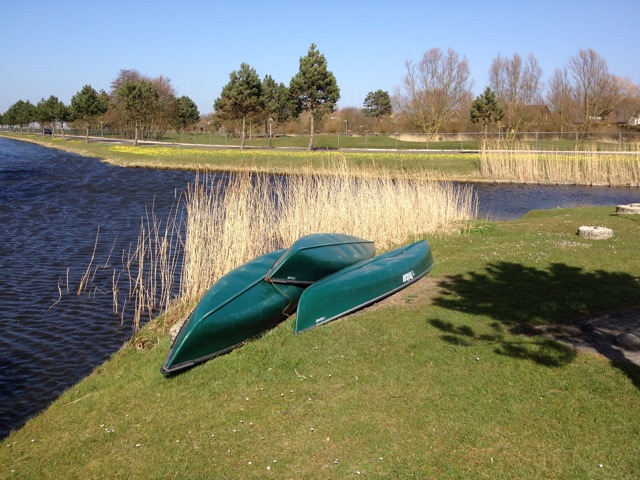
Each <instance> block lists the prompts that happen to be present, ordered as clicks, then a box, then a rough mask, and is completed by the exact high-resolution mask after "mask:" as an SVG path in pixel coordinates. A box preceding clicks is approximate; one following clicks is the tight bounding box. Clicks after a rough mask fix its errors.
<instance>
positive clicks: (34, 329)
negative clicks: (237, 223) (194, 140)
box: [0, 138, 193, 438]
mask: <svg viewBox="0 0 640 480" xmlns="http://www.w3.org/2000/svg"><path fill="white" fill-rule="evenodd" d="M192 179H193V174H191V173H187V172H166V171H152V170H137V169H124V168H118V167H113V166H109V165H106V164H104V163H101V162H100V161H98V160H96V159H91V158H84V157H81V156H77V155H73V154H69V153H64V152H59V151H56V150H51V149H46V148H43V147H40V146H37V145H32V144H29V143H23V142H19V141H12V140H6V139H3V138H0V272H1V275H0V331H1V332H2V334H0V438H2V437H4V436H6V434H8V433H9V431H10V429H11V428H15V427H16V426H19V425H21V424H22V423H23V422H24V421H25V420H26V419H27V418H28V417H29V416H31V415H33V414H34V413H36V412H38V411H40V410H42V409H43V408H44V407H46V406H47V405H48V404H49V403H50V402H51V401H52V400H53V399H55V398H56V396H58V395H59V394H60V393H61V392H62V391H63V390H64V389H66V388H68V387H69V386H70V385H72V384H74V383H75V382H77V381H78V380H79V379H81V378H82V377H83V376H86V375H87V374H88V373H89V372H91V371H92V370H93V369H94V368H95V367H96V366H97V365H99V364H100V363H102V362H103V361H104V360H105V359H106V358H108V357H109V356H110V355H111V354H112V353H113V352H115V351H116V350H117V349H118V348H119V347H120V346H121V345H122V344H123V343H124V342H125V341H126V340H127V339H128V338H129V337H130V335H131V325H130V323H129V324H126V325H125V326H122V325H121V319H120V317H119V316H117V315H115V314H114V313H113V312H112V308H111V302H112V297H111V295H110V294H108V292H105V293H100V292H87V293H85V294H83V295H81V296H77V295H76V292H75V291H74V289H77V287H78V284H79V279H80V278H81V276H82V274H83V273H84V272H85V270H86V268H87V266H88V264H89V262H90V259H91V256H92V252H93V248H94V243H95V240H96V235H97V233H98V228H99V235H100V237H99V238H100V241H99V242H98V243H99V248H98V249H97V251H96V260H97V261H103V262H104V261H105V260H106V259H108V258H109V253H110V251H111V250H112V249H113V252H114V253H113V256H112V257H116V256H117V257H118V259H119V256H120V255H121V252H122V251H123V250H127V249H128V247H129V245H130V244H131V243H132V242H133V244H134V245H135V243H136V241H137V236H138V233H139V230H140V221H141V218H142V216H143V215H145V209H146V208H147V207H148V208H149V209H150V208H151V207H152V205H153V204H154V203H155V207H154V210H155V212H156V213H158V214H159V215H162V214H163V213H164V215H165V216H167V215H168V212H169V209H170V207H171V205H172V204H173V203H174V199H175V196H176V193H177V194H178V195H179V192H180V190H182V189H183V188H184V187H185V186H186V185H187V183H188V182H190V181H192ZM112 259H113V261H115V260H116V259H115V258H112ZM67 271H68V278H69V282H68V284H69V292H68V293H67ZM59 285H60V290H59V289H58V286H59ZM60 291H62V293H63V295H62V298H60ZM56 302H58V303H56ZM54 304H55V306H53V305H54Z"/></svg>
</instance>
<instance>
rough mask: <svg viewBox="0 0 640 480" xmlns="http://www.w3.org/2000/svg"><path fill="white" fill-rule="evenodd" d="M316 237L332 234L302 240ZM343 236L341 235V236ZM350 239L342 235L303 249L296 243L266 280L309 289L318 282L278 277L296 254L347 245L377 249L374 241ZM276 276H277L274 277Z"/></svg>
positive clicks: (286, 251) (274, 264)
mask: <svg viewBox="0 0 640 480" xmlns="http://www.w3.org/2000/svg"><path fill="white" fill-rule="evenodd" d="M314 235H331V234H312V235H307V236H306V237H302V239H305V238H309V237H312V236H314ZM339 235H341V234H339ZM348 237H349V238H348V239H345V238H344V235H342V236H341V237H340V238H335V239H332V240H326V241H324V242H323V243H316V244H311V245H306V246H302V247H298V246H297V245H296V244H295V243H294V244H293V245H292V246H291V247H289V248H288V249H286V250H285V251H284V253H283V254H282V256H281V257H280V258H278V259H277V260H276V261H275V262H274V263H273V265H272V266H271V268H270V269H269V271H267V273H266V275H265V277H264V279H265V280H266V281H267V282H269V283H280V284H287V285H298V286H304V287H308V286H310V285H313V284H314V283H316V281H311V280H296V279H290V278H282V277H278V276H277V275H278V271H279V270H280V269H281V268H282V267H283V266H284V265H286V264H287V262H288V261H290V260H291V258H292V257H294V256H295V255H296V254H299V253H302V252H308V251H313V250H319V249H323V248H326V247H339V246H347V245H373V246H374V248H375V242H374V241H373V240H366V239H363V238H359V237H353V236H351V235H349V236H348ZM274 275H276V276H275V277H274Z"/></svg>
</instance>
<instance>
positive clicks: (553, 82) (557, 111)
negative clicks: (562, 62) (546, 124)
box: [547, 68, 575, 131]
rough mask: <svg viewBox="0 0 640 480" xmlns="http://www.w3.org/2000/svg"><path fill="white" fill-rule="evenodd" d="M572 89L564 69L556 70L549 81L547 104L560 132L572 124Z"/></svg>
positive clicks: (573, 107) (573, 111)
mask: <svg viewBox="0 0 640 480" xmlns="http://www.w3.org/2000/svg"><path fill="white" fill-rule="evenodd" d="M572 90H573V88H572V86H571V80H570V79H569V73H568V72H567V69H566V68H557V69H556V70H555V71H554V72H553V76H552V77H551V78H550V79H549V88H548V91H547V103H548V104H549V108H550V110H551V113H552V115H553V118H554V120H555V123H556V125H557V128H559V129H560V131H563V130H564V128H565V127H569V126H571V124H572V121H573V117H574V115H575V106H574V103H573V92H572Z"/></svg>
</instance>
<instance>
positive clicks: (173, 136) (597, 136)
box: [14, 127, 640, 152]
mask: <svg viewBox="0 0 640 480" xmlns="http://www.w3.org/2000/svg"><path fill="white" fill-rule="evenodd" d="M14 131H15V130H14ZM24 133H34V134H38V133H43V132H42V129H35V128H31V127H30V128H29V129H26V128H25V129H24ZM52 134H53V135H54V136H60V135H61V134H62V132H61V131H60V129H55V130H54V131H53V132H52ZM65 135H68V136H78V137H84V136H85V135H86V131H85V130H84V129H65ZM89 136H90V137H91V138H92V140H105V141H107V140H121V141H132V140H133V133H132V132H126V131H113V130H108V129H106V128H105V129H92V130H90V131H89ZM140 140H141V141H142V142H153V143H161V144H165V143H166V144H179V145H193V146H216V147H229V148H237V147H240V145H241V143H242V141H241V138H240V136H239V135H238V134H235V135H232V134H227V133H225V132H206V131H204V132H203V131H195V132H175V131H165V132H157V131H153V130H143V131H141V133H140ZM308 145H309V135H291V134H287V135H285V134H278V135H272V136H269V135H268V134H264V133H262V132H255V131H250V132H247V136H246V139H245V146H246V147H249V148H307V147H308ZM492 146H494V147H496V148H500V149H518V150H558V151H570V150H581V151H584V150H593V151H630V152H638V151H640V131H624V132H622V131H620V132H597V133H590V134H588V135H585V134H584V133H582V132H576V131H572V132H513V133H509V134H505V133H489V134H486V135H485V134H483V133H477V132H467V133H437V134H432V135H426V134H424V133H389V134H363V135H350V134H339V133H332V134H316V135H314V139H313V147H314V148H315V149H326V150H340V149H357V150H434V151H438V150H439V151H458V152H459V151H478V150H481V149H482V148H483V147H484V148H487V147H489V148H491V147H492Z"/></svg>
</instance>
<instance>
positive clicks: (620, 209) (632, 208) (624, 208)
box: [616, 203, 640, 215]
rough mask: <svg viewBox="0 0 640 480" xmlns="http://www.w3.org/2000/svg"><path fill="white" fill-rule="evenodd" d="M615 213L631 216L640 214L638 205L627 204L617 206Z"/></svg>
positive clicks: (639, 204) (639, 205)
mask: <svg viewBox="0 0 640 480" xmlns="http://www.w3.org/2000/svg"><path fill="white" fill-rule="evenodd" d="M616 213H626V214H631V215H639V214H640V203H629V204H628V205H618V206H617V207H616Z"/></svg>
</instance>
